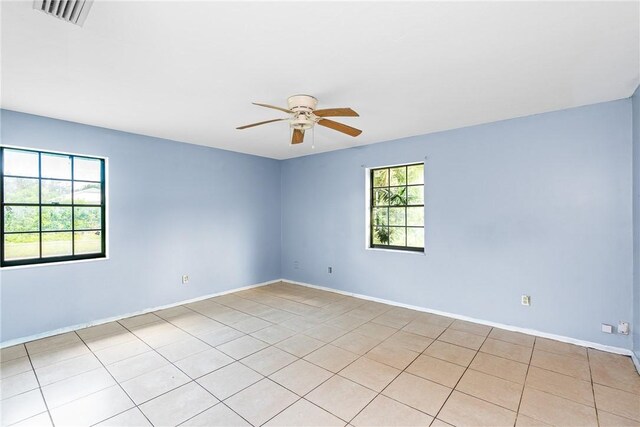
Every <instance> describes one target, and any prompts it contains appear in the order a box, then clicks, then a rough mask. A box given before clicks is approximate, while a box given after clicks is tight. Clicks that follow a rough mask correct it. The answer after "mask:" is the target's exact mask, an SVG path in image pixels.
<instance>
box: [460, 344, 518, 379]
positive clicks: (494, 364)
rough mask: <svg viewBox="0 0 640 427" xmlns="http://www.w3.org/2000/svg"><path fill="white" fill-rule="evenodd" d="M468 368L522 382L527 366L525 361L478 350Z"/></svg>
mask: <svg viewBox="0 0 640 427" xmlns="http://www.w3.org/2000/svg"><path fill="white" fill-rule="evenodd" d="M469 368H470V369H474V370H476V371H480V372H484V373H485V374H489V375H493V376H494V377H498V378H502V379H504V380H509V381H513V382H516V383H518V384H524V380H525V377H526V376H527V368H528V366H527V365H526V364H525V363H520V362H516V361H514V360H510V359H505V358H503V357H498V356H494V355H492V354H488V353H483V352H478V354H477V355H476V357H475V358H474V359H473V362H471V365H469Z"/></svg>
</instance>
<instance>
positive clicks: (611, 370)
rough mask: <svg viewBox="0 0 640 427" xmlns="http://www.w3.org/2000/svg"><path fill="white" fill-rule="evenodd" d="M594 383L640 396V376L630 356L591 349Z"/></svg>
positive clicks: (590, 356) (590, 362)
mask: <svg viewBox="0 0 640 427" xmlns="http://www.w3.org/2000/svg"><path fill="white" fill-rule="evenodd" d="M588 352H589V364H590V365H591V375H592V377H593V382H594V383H597V384H602V385H606V386H609V387H613V388H617V389H620V390H625V391H628V392H630V393H635V394H640V375H638V374H637V371H636V368H635V366H634V365H633V361H632V360H631V358H630V357H629V356H623V355H620V354H612V353H605V352H603V351H598V350H594V349H589V350H588Z"/></svg>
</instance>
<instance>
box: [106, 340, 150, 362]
mask: <svg viewBox="0 0 640 427" xmlns="http://www.w3.org/2000/svg"><path fill="white" fill-rule="evenodd" d="M151 350H152V349H151V347H149V346H148V345H147V344H145V342H144V341H142V340H140V339H136V340H135V341H131V342H127V343H124V344H119V345H114V346H113V347H107V348H105V349H102V350H99V351H96V352H95V353H94V354H95V356H96V357H97V358H98V359H100V361H101V362H102V363H104V364H105V365H111V364H112V363H116V362H120V361H121V360H124V359H128V358H129V357H133V356H137V355H139V354H142V353H146V352H148V351H151Z"/></svg>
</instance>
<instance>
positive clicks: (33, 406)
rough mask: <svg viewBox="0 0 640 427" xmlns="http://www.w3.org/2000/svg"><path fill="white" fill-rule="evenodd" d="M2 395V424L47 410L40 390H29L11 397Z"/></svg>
mask: <svg viewBox="0 0 640 427" xmlns="http://www.w3.org/2000/svg"><path fill="white" fill-rule="evenodd" d="M2 397H3V399H2V402H0V404H1V405H2V411H0V420H1V421H2V423H1V424H2V425H3V426H7V425H9V424H14V423H17V422H18V421H22V420H24V419H27V418H31V417H33V416H34V415H37V414H40V413H41V412H44V411H46V410H47V408H46V406H45V404H44V400H43V399H42V394H41V393H40V390H31V391H28V392H26V393H22V394H18V395H16V396H13V397H7V398H5V397H4V396H2Z"/></svg>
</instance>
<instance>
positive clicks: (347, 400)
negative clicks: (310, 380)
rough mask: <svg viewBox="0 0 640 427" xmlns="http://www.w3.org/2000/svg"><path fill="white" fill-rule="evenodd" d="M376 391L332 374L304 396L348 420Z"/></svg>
mask: <svg viewBox="0 0 640 427" xmlns="http://www.w3.org/2000/svg"><path fill="white" fill-rule="evenodd" d="M375 396H376V393H375V392H373V391H371V390H369V389H368V388H365V387H363V386H361V385H359V384H356V383H354V382H353V381H351V380H348V379H346V378H342V377H340V376H333V377H331V378H329V379H328V380H327V381H326V382H324V383H323V384H321V385H320V386H319V387H318V388H316V389H315V390H313V391H312V392H311V393H309V394H308V395H307V396H306V397H305V398H306V399H307V400H309V401H311V402H312V403H315V404H316V405H318V406H320V407H321V408H323V409H325V410H327V411H329V412H330V413H332V414H333V415H336V416H337V417H339V418H341V419H343V420H345V421H348V420H350V419H352V418H353V417H354V416H355V415H356V414H357V413H358V412H360V411H361V410H362V408H364V407H365V406H366V405H367V404H368V403H369V402H371V401H372V400H373V398H374V397H375Z"/></svg>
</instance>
